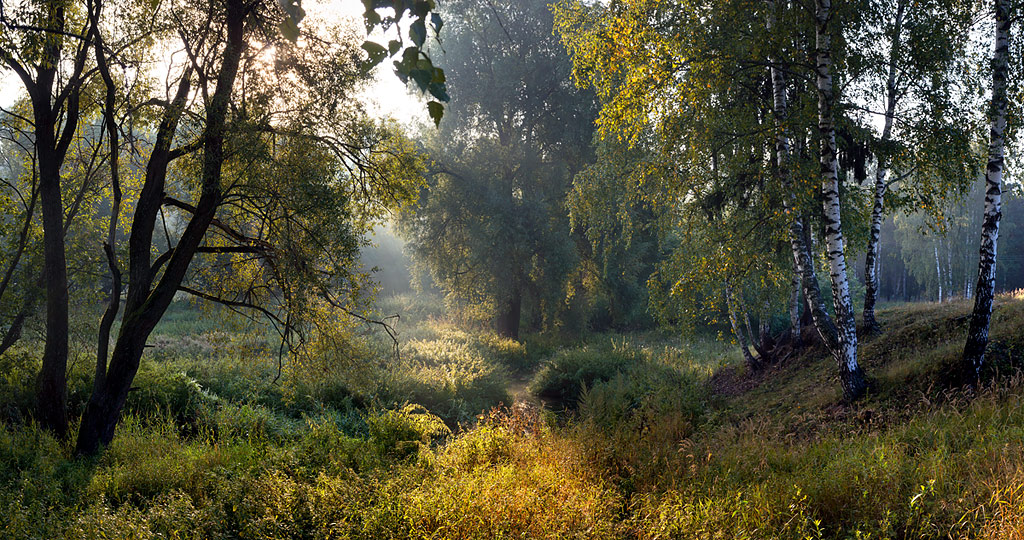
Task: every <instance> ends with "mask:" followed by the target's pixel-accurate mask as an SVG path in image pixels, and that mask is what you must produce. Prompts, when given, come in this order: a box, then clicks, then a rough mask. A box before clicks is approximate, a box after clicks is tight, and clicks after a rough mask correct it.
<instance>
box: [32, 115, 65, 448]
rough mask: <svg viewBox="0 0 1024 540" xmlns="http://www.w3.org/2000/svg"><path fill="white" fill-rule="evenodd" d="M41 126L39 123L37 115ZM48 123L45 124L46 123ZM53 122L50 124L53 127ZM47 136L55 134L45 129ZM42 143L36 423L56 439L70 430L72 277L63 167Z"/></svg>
mask: <svg viewBox="0 0 1024 540" xmlns="http://www.w3.org/2000/svg"><path fill="white" fill-rule="evenodd" d="M36 121H37V122H39V121H40V119H39V118H38V117H37V120H36ZM43 121H46V120H43ZM52 125H53V124H52V123H50V126H52ZM40 131H43V132H49V133H53V132H52V128H51V129H47V128H46V127H44V128H43V129H42V130H40ZM46 139H49V138H45V139H44V140H43V141H39V146H38V149H37V152H39V162H40V163H39V198H40V203H41V204H40V209H41V210H42V214H43V281H44V285H45V287H46V343H45V345H44V346H43V363H42V367H41V368H40V370H39V376H38V378H37V380H36V420H37V421H38V422H39V424H40V425H42V426H43V427H44V428H46V429H48V430H50V431H51V432H53V433H54V434H55V435H56V436H57V437H59V438H62V439H63V438H64V437H66V436H67V431H68V416H67V367H68V274H67V263H66V260H65V254H64V205H63V203H62V199H61V189H60V163H62V162H63V161H64V160H63V158H62V157H59V156H57V155H56V152H54V151H52V150H49V149H50V148H52V147H53V146H52V145H53V141H52V139H49V140H46Z"/></svg>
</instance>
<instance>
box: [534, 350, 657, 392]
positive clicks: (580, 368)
mask: <svg viewBox="0 0 1024 540" xmlns="http://www.w3.org/2000/svg"><path fill="white" fill-rule="evenodd" d="M644 362H646V359H645V358H644V355H643V354H642V352H641V351H639V350H638V349H635V348H632V347H627V346H622V345H619V346H615V345H608V346H593V345H590V346H585V347H581V348H577V349H569V350H565V351H561V352H559V353H557V354H555V355H554V356H552V357H551V358H549V359H548V360H547V361H546V362H544V364H542V365H541V368H540V370H539V371H538V372H537V374H536V375H535V376H534V378H533V380H532V381H531V382H530V391H531V392H532V393H533V394H535V395H537V396H540V397H542V398H544V399H546V400H549V401H551V402H554V403H557V404H560V405H562V406H565V407H575V406H576V405H577V403H578V402H579V399H580V396H581V395H582V394H583V392H584V389H585V388H590V387H593V386H594V384H595V383H598V382H604V381H608V380H610V379H612V378H613V377H615V376H616V375H618V374H620V373H626V372H629V371H631V370H633V369H634V368H635V367H636V366H638V365H640V364H643V363H644Z"/></svg>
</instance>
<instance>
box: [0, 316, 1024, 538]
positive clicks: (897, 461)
mask: <svg viewBox="0 0 1024 540" xmlns="http://www.w3.org/2000/svg"><path fill="white" fill-rule="evenodd" d="M969 309H970V306H969V305H967V304H966V303H948V304H941V305H938V304H932V305H915V306H901V307H898V308H893V309H890V310H886V311H883V312H881V313H880V316H881V320H882V322H883V324H884V325H885V330H886V333H885V334H883V335H882V336H880V337H877V338H872V339H869V340H867V341H866V342H865V344H864V346H863V347H862V360H863V362H864V364H865V366H867V368H868V370H869V373H870V374H871V375H872V376H873V377H874V381H873V386H872V391H871V393H870V394H869V396H868V397H867V398H866V399H865V400H863V401H861V402H858V403H857V404H854V405H847V404H843V403H842V402H841V396H840V393H839V392H838V391H837V390H836V388H837V381H836V380H835V375H834V368H833V365H832V361H831V360H830V359H829V358H828V357H827V355H824V354H822V351H820V350H816V349H814V348H810V349H808V350H806V351H805V353H804V354H803V355H801V356H798V357H794V358H791V359H790V360H788V361H787V362H786V363H785V364H783V365H778V366H774V367H772V368H770V369H768V370H767V371H765V372H762V373H758V374H750V373H746V372H745V371H744V370H743V368H742V367H741V362H739V361H738V359H737V358H736V354H735V352H733V349H732V348H731V347H728V346H726V345H723V344H719V343H715V342H712V341H693V342H681V341H680V340H678V339H676V338H674V337H672V336H667V335H663V334H641V335H633V336H625V337H624V336H615V337H609V336H603V337H602V336H597V337H592V338H591V339H589V340H588V342H586V343H584V344H570V346H569V347H556V346H550V345H549V346H548V347H544V346H538V343H534V344H532V345H531V344H527V345H526V346H523V345H519V344H516V343H515V342H510V341H508V340H502V339H500V338H497V337H496V336H493V335H490V334H487V333H483V332H466V331H463V330H460V329H459V328H456V327H454V326H452V325H450V324H448V323H447V322H445V321H444V320H443V319H439V318H438V319H433V320H429V321H426V322H423V323H422V324H418V325H416V328H409V329H407V330H408V332H407V334H406V338H405V339H403V345H402V349H401V351H400V352H401V354H400V356H399V357H394V356H390V355H383V356H376V357H369V358H367V362H368V363H371V364H372V365H373V366H375V367H374V368H373V370H371V376H370V377H369V379H370V381H371V383H369V384H367V383H365V382H359V383H358V384H357V383H356V382H353V381H351V380H348V379H346V378H345V377H344V373H343V372H340V371H339V372H334V371H327V372H319V371H318V372H316V373H314V374H313V376H309V377H305V376H303V375H304V374H302V373H291V372H289V371H288V370H287V369H286V370H285V372H284V373H283V374H282V376H281V378H280V379H278V380H277V382H275V381H274V376H275V375H276V371H277V363H276V358H274V357H273V356H271V355H270V354H265V351H264V353H260V352H259V351H260V349H259V348H258V347H252V346H251V344H252V343H255V342H258V340H259V337H258V336H255V337H254V336H251V335H250V336H245V335H242V334H244V333H235V334H229V335H228V336H227V337H225V338H224V339H220V338H218V339H220V341H217V340H213V339H208V338H206V337H203V336H206V335H207V333H208V331H209V329H207V330H204V331H203V332H201V333H199V334H197V335H195V336H193V337H194V338H195V340H196V341H197V342H201V343H210V342H216V343H215V344H214V345H212V346H211V348H210V349H205V348H203V347H198V346H197V347H196V348H195V349H194V350H192V352H189V353H188V354H180V350H177V349H175V350H168V351H166V353H164V352H159V351H151V353H152V355H153V356H152V357H151V358H149V361H147V362H146V363H144V364H143V366H144V367H143V370H142V371H140V374H139V379H138V381H137V383H136V385H137V386H138V388H139V389H138V390H136V391H134V392H132V394H131V396H130V406H129V412H128V414H127V416H126V417H125V419H124V421H123V423H122V425H121V426H120V427H119V431H118V434H117V436H116V437H115V439H114V442H113V443H112V444H111V446H110V447H109V448H107V449H106V451H105V452H104V454H103V455H102V456H101V457H100V458H98V459H95V460H78V459H73V458H72V457H71V456H70V450H71V448H70V446H69V445H68V443H63V442H59V441H55V440H54V439H52V438H51V437H50V436H49V435H47V434H45V433H43V432H41V431H40V430H38V429H36V428H35V427H34V426H33V425H31V424H30V423H25V422H24V421H23V420H22V417H19V416H18V415H16V414H13V413H12V414H8V413H5V422H4V423H3V424H2V425H0V515H2V516H3V517H2V518H0V538H14V539H21V538H67V539H94V538H146V539H149V538H161V539H167V538H176V539H200V538H202V539H207V538H225V539H227V538H231V539H270V538H275V539H276V538H301V539H307V538H324V539H327V538H350V539H363V538H365V539H371V538H372V539H378V538H385V539H387V538H392V539H400V538H401V539H405V538H453V539H454V538H480V539H491V538H509V539H511V538H550V539H561V538H580V539H583V538H588V539H589V538H608V539H612V538H642V539H652V540H653V539H666V538H751V539H754V538H757V539H767V538H780V539H781V538H787V539H789V538H793V539H805V538H835V539H845V538H990V539H1008V538H1020V537H1021V534H1022V533H1024V444H1022V443H1021V441H1024V405H1022V403H1024V399H1022V398H1024V375H1021V374H1020V373H1019V371H1018V370H1019V368H1020V367H1021V364H1022V360H1024V355H1022V351H1024V300H1021V299H1019V298H1013V297H1008V296H1004V297H1001V298H1000V299H999V301H998V302H997V306H996V315H995V317H994V326H993V332H992V338H993V342H994V343H995V346H994V348H993V351H994V353H993V355H992V370H990V372H988V373H987V374H986V380H985V383H984V385H983V387H982V388H981V389H980V390H979V391H978V392H977V393H976V394H971V393H969V392H967V391H964V390H962V389H957V388H954V387H950V386H948V384H947V382H946V381H945V377H944V370H945V369H946V367H944V366H948V365H949V364H950V363H951V362H953V361H955V355H956V351H955V348H956V344H957V343H959V342H961V337H962V333H963V332H964V331H965V329H964V322H963V319H962V317H963V315H964V314H965V313H967V312H968V311H969ZM180 324H181V325H182V327H185V326H187V325H186V323H185V322H181V323H180ZM181 343H184V342H183V341H182V342H181ZM539 345H545V344H544V343H540V344H539ZM189 346H190V347H191V346H192V345H189ZM531 347H532V351H531ZM171 349H174V347H171ZM368 350H373V349H372V348H371V349H368ZM538 350H543V351H544V353H543V354H535V353H536V351H538ZM254 351H256V352H254ZM147 354H150V353H147ZM531 355H533V359H530V358H531ZM32 358H33V355H32V352H31V351H22V352H21V353H17V355H15V356H12V355H5V356H4V357H3V358H2V362H3V363H2V364H0V366H2V367H3V377H4V379H3V388H2V391H3V392H5V393H4V394H3V396H4V397H5V399H6V397H7V396H14V397H15V398H17V396H19V395H21V394H19V392H23V391H27V390H24V389H21V390H19V388H20V385H24V384H28V383H29V382H30V377H29V374H31V372H32V370H33V369H34V368H33V362H34V360H33V359H32ZM532 362H536V364H531V363H532ZM529 365H536V366H537V367H536V368H529V367H523V366H529ZM76 369H77V368H76ZM529 371H536V372H537V374H536V376H535V379H534V383H533V388H534V389H535V390H536V391H537V392H538V393H542V394H543V393H544V392H549V393H551V394H554V392H553V391H551V390H550V389H557V395H558V396H559V397H558V399H559V400H560V402H559V407H558V408H559V412H557V413H552V412H550V411H548V410H545V409H543V408H541V407H539V406H538V404H537V403H536V402H533V401H532V400H530V399H527V400H526V401H523V402H519V403H516V404H514V405H512V404H509V403H508V402H507V401H505V400H506V399H507V393H506V387H507V384H508V383H509V378H510V377H511V376H513V375H517V374H522V373H524V372H529ZM82 380H83V381H87V378H83V379H82ZM27 381H28V382H27ZM76 384H77V383H76ZM331 388H334V389H335V390H329V389H331ZM17 399H21V398H17ZM500 401H504V402H505V403H506V405H510V406H507V407H504V408H496V409H491V407H493V406H494V405H495V404H497V403H498V402H500ZM19 407H21V406H20V405H17V404H15V405H14V406H13V410H20V408H19ZM563 408H564V410H561V409H563ZM486 409H491V410H490V411H489V412H483V413H482V411H484V410H486ZM5 410H7V409H5Z"/></svg>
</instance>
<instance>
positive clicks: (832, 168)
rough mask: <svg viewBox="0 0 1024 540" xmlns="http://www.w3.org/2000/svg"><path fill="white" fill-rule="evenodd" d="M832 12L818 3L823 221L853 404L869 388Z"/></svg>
mask: <svg viewBox="0 0 1024 540" xmlns="http://www.w3.org/2000/svg"><path fill="white" fill-rule="evenodd" d="M834 15H835V14H834V12H833V11H832V2H831V0H816V1H815V14H814V19H815V25H814V27H815V40H816V50H815V71H816V74H817V86H818V131H819V135H820V137H821V191H822V199H823V206H824V218H825V245H826V247H827V250H828V264H829V277H830V278H831V281H832V300H833V305H834V307H835V315H836V329H837V330H838V334H837V335H838V341H839V342H838V346H837V347H836V348H835V349H832V354H833V356H834V357H835V359H836V363H837V364H838V365H839V379H840V381H841V382H842V385H843V396H844V397H845V398H846V399H847V400H855V399H857V398H859V397H860V396H861V395H863V394H864V391H865V390H866V389H867V384H866V382H865V380H864V373H863V371H861V368H860V365H859V364H858V363H857V326H856V321H855V320H854V315H853V304H852V302H851V301H850V284H849V280H848V278H847V272H846V254H845V239H844V238H843V221H842V217H841V212H840V209H841V204H840V200H839V176H838V173H839V171H838V169H839V163H838V159H837V153H836V130H835V119H834V117H833V112H832V109H833V106H834V105H835V94H834V88H833V85H832V38H831V24H832V22H833V17H834Z"/></svg>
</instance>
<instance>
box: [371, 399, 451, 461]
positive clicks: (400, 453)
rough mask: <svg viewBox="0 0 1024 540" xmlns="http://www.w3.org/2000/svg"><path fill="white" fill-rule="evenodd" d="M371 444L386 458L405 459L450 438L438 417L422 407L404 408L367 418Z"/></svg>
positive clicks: (375, 412) (385, 411)
mask: <svg viewBox="0 0 1024 540" xmlns="http://www.w3.org/2000/svg"><path fill="white" fill-rule="evenodd" d="M366 426H367V430H368V431H369V434H370V442H371V444H373V446H374V447H375V448H376V449H377V452H378V453H379V454H381V455H383V456H388V457H394V458H398V459H403V458H405V457H408V456H410V455H412V454H414V453H416V452H418V451H419V450H420V449H421V448H424V447H426V446H428V445H429V444H430V443H431V441H433V440H434V439H438V438H441V437H445V436H447V435H450V434H451V430H449V429H448V426H446V425H445V424H444V421H442V420H441V419H440V418H438V417H437V416H435V415H433V414H431V413H430V411H428V410H427V409H425V408H424V407H423V406H422V405H415V404H412V405H405V406H403V407H402V408H400V409H397V410H396V409H384V410H379V411H374V412H371V413H370V414H369V415H367V417H366Z"/></svg>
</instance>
